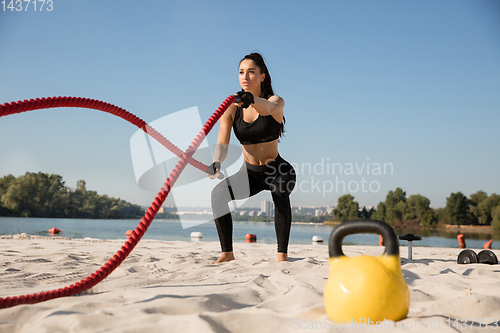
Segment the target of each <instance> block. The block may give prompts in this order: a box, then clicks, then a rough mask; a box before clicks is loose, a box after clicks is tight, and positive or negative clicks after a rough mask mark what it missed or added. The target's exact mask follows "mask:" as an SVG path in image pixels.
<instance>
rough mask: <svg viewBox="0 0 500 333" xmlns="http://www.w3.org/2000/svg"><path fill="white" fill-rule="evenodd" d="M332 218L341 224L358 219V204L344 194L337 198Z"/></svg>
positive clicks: (351, 197) (348, 195) (350, 196)
mask: <svg viewBox="0 0 500 333" xmlns="http://www.w3.org/2000/svg"><path fill="white" fill-rule="evenodd" d="M333 216H334V217H336V218H337V219H339V220H340V221H342V222H345V221H348V220H353V219H356V218H359V204H358V203H357V202H356V201H354V197H353V196H352V195H350V194H345V195H343V196H341V197H339V198H338V201H337V208H335V209H334V210H333Z"/></svg>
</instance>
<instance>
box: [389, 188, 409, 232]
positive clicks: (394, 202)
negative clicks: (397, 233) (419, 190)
mask: <svg viewBox="0 0 500 333" xmlns="http://www.w3.org/2000/svg"><path fill="white" fill-rule="evenodd" d="M385 208H386V212H385V222H387V223H388V224H390V225H395V224H401V223H402V222H403V218H404V215H405V214H406V212H407V207H406V192H405V191H403V189H402V188H400V187H398V188H396V190H395V191H389V193H388V194H387V196H386V198H385Z"/></svg>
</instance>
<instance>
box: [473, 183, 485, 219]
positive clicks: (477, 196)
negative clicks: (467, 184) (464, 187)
mask: <svg viewBox="0 0 500 333" xmlns="http://www.w3.org/2000/svg"><path fill="white" fill-rule="evenodd" d="M487 198H488V194H486V192H483V191H477V192H476V193H474V194H471V196H470V213H471V218H472V219H474V222H475V223H480V222H479V220H480V219H483V218H482V216H481V211H480V209H479V207H478V206H479V205H480V204H481V202H483V201H484V200H486V199H487Z"/></svg>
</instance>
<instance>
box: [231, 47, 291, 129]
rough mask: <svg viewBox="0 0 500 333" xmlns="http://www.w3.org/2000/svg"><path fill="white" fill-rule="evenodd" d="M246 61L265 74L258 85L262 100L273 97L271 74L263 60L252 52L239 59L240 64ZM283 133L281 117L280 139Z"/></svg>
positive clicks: (258, 54)
mask: <svg viewBox="0 0 500 333" xmlns="http://www.w3.org/2000/svg"><path fill="white" fill-rule="evenodd" d="M247 59H248V60H252V61H253V62H254V63H255V64H256V65H257V67H259V70H260V72H261V73H264V74H265V76H264V81H262V82H261V83H260V90H261V91H262V98H265V99H268V98H269V97H271V96H273V95H274V91H273V85H272V84H271V74H269V71H268V70H267V66H266V63H265V62H264V58H263V57H262V56H261V55H260V53H257V52H253V53H250V54H247V55H246V56H244V57H243V59H241V61H240V64H241V62H242V61H243V60H247ZM259 97H260V96H259ZM284 132H285V116H283V121H282V123H281V133H280V137H282V136H283V133H284Z"/></svg>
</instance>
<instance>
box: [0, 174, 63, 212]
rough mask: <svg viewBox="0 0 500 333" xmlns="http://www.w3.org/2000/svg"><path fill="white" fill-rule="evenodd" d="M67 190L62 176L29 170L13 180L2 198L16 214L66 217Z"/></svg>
mask: <svg viewBox="0 0 500 333" xmlns="http://www.w3.org/2000/svg"><path fill="white" fill-rule="evenodd" d="M65 192H66V188H65V187H64V181H63V180H62V177H61V176H58V175H49V174H46V173H41V172H39V173H30V172H27V173H26V174H25V175H24V176H20V177H18V178H16V179H15V180H13V181H12V183H11V184H10V186H9V188H8V189H7V192H6V193H5V194H4V195H3V196H2V199H1V200H2V204H3V205H4V206H5V207H6V208H7V209H10V210H11V211H12V212H13V213H14V214H15V215H16V216H25V217H64V206H65V203H66V194H65Z"/></svg>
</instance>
